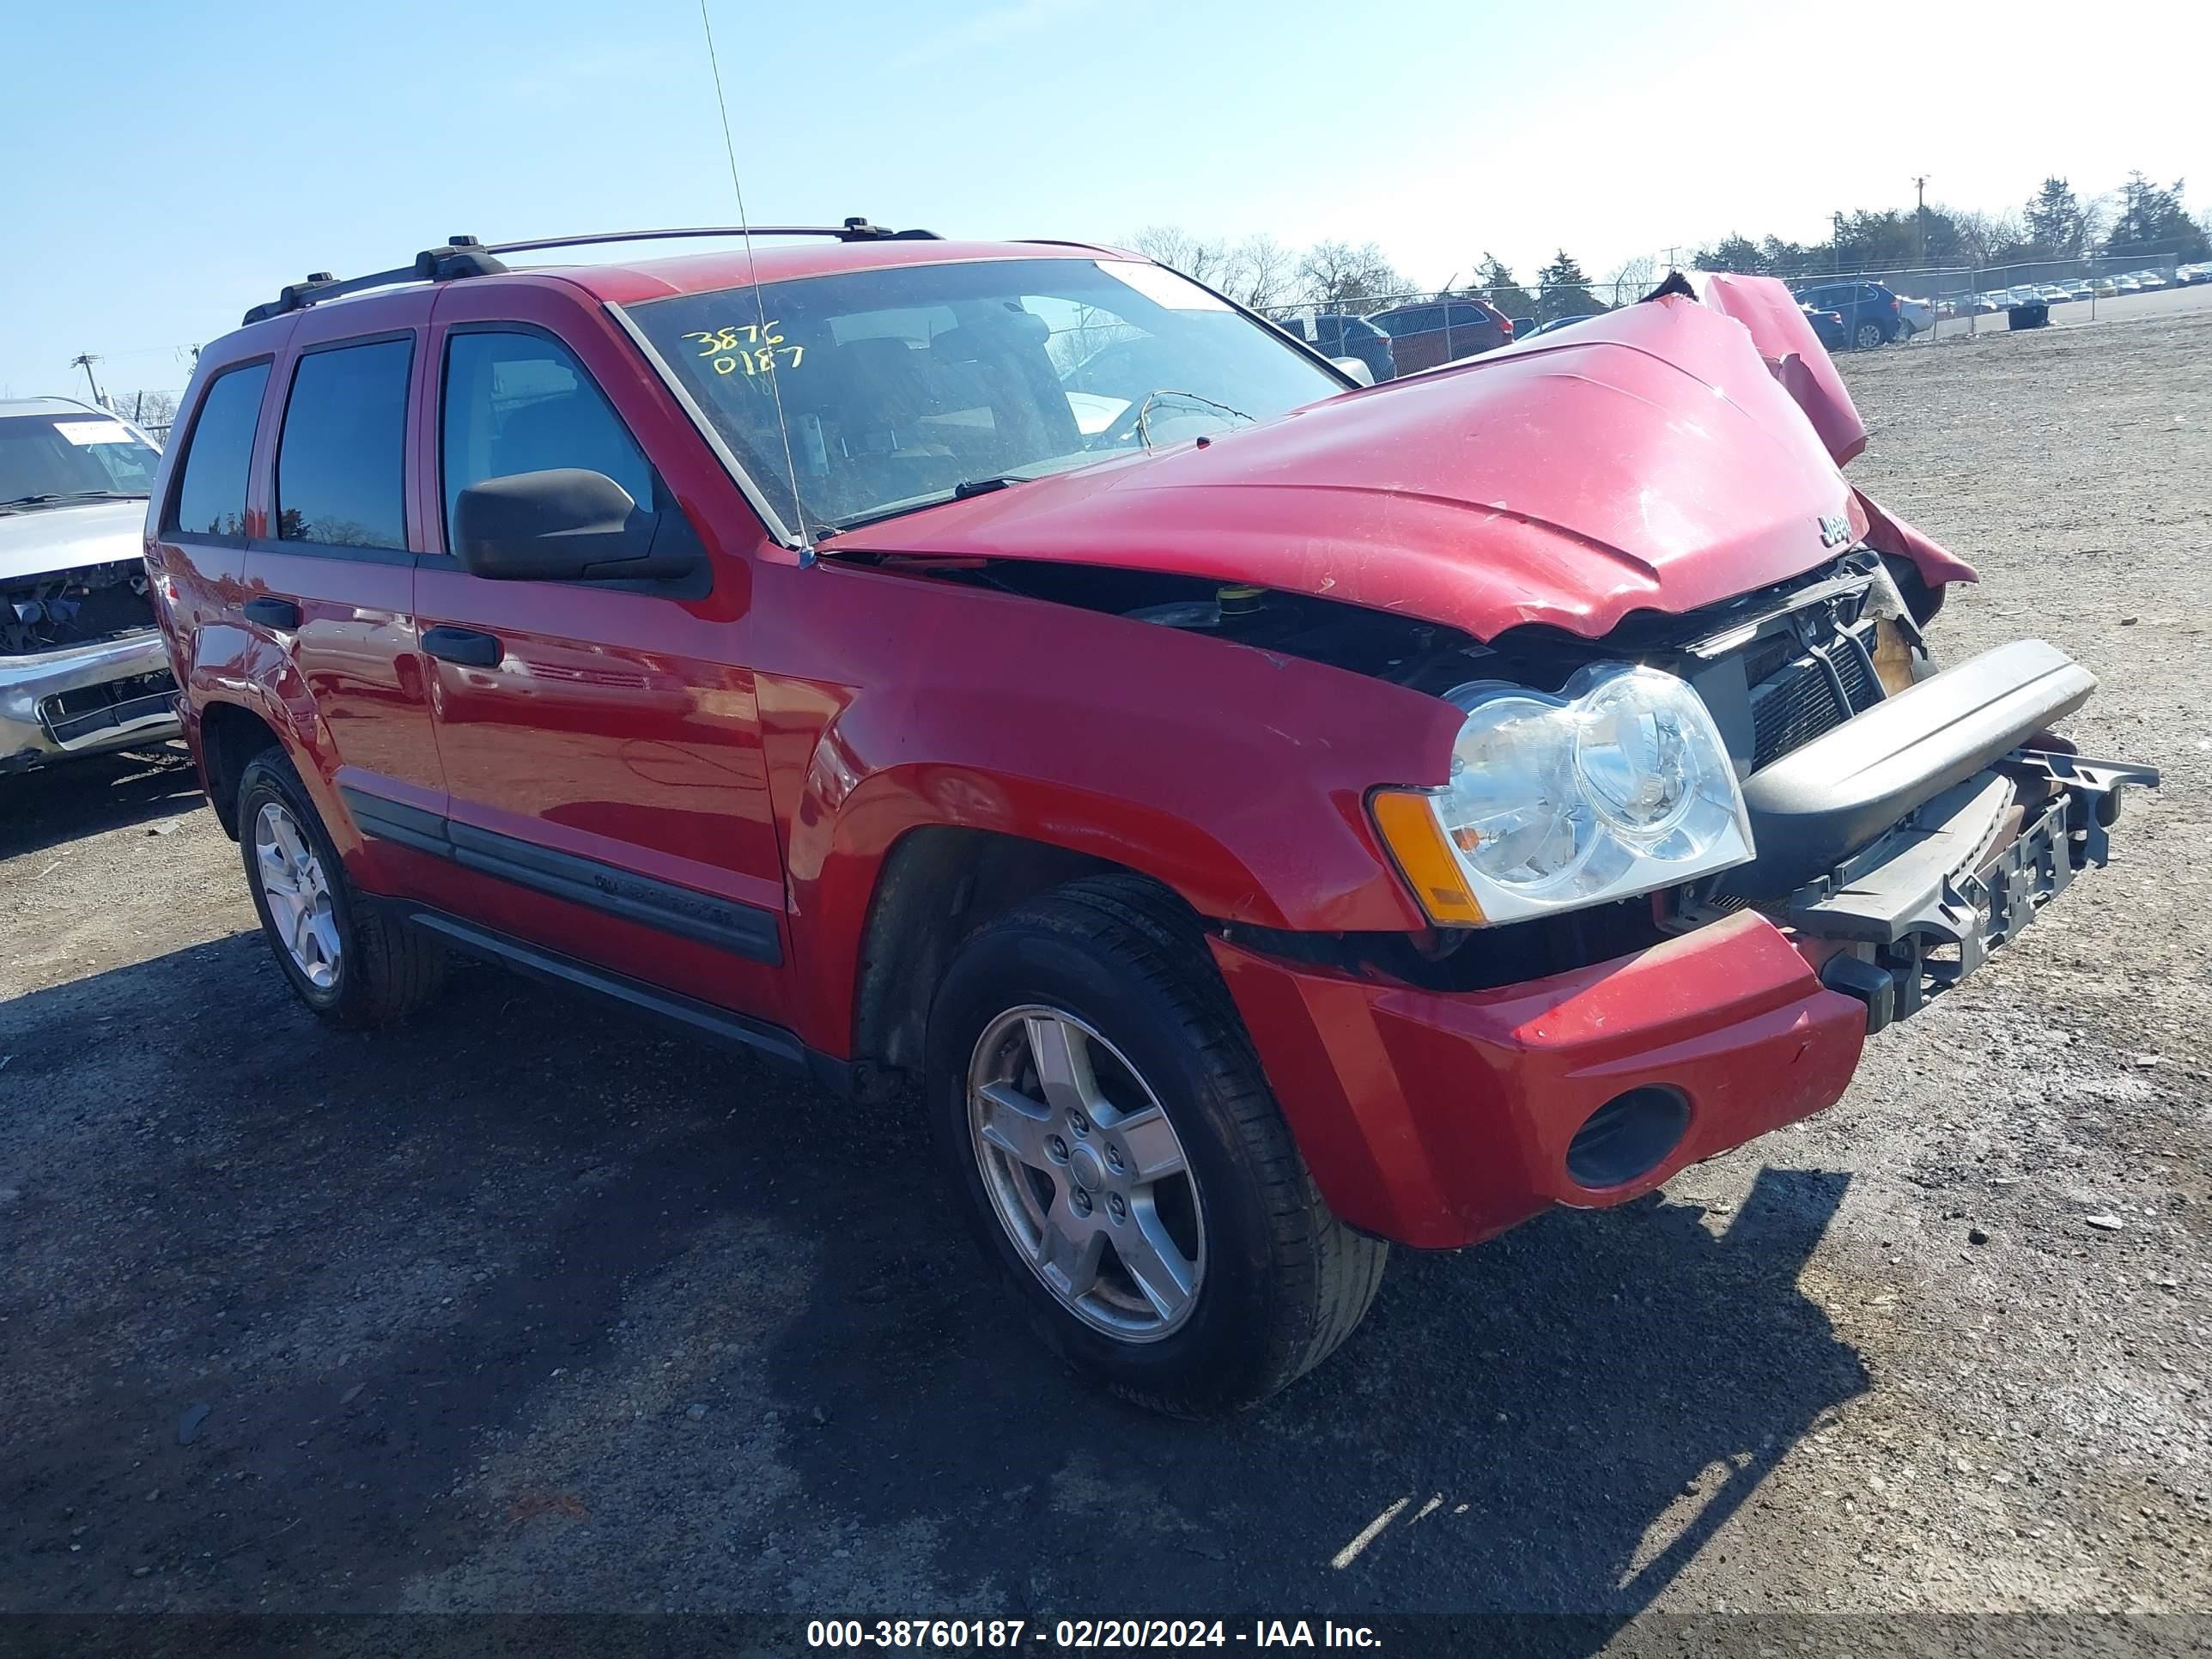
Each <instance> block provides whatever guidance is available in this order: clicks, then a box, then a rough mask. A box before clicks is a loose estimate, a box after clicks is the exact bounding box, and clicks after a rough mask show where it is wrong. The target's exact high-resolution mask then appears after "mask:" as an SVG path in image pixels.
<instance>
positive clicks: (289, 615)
mask: <svg viewBox="0 0 2212 1659" xmlns="http://www.w3.org/2000/svg"><path fill="white" fill-rule="evenodd" d="M246 621H248V622H250V623H260V624H261V625H262V626H263V627H264V628H276V629H284V630H285V631H286V632H288V633H289V631H291V630H292V629H296V628H297V627H299V625H300V607H299V606H298V605H295V604H293V603H292V601H291V600H289V599H269V598H267V597H265V596H264V597H263V598H261V599H248V600H247V601H246Z"/></svg>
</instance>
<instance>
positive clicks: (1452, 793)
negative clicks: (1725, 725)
mask: <svg viewBox="0 0 2212 1659" xmlns="http://www.w3.org/2000/svg"><path fill="white" fill-rule="evenodd" d="M1449 700H1450V701H1451V702H1454V703H1455V704H1457V705H1458V707H1459V708H1462V709H1463V710H1464V711H1465V712H1466V714H1467V720H1466V722H1465V724H1463V725H1462V726H1461V727H1460V732H1459V737H1458V738H1457V739H1456V741H1455V742H1454V744H1452V761H1451V779H1450V781H1449V783H1447V784H1446V785H1445V786H1444V787H1443V788H1442V789H1440V790H1434V791H1413V790H1395V789H1389V790H1382V791H1379V792H1377V793H1376V795H1375V797H1374V799H1373V807H1374V812H1375V821H1376V827H1377V828H1378V829H1381V830H1382V832H1383V840H1384V841H1385V842H1388V843H1389V847H1390V849H1391V852H1392V854H1394V855H1395V857H1396V859H1397V860H1398V863H1399V866H1400V868H1401V869H1402V870H1403V871H1404V872H1406V875H1407V879H1408V880H1409V881H1411V882H1412V884H1413V888H1414V890H1415V891H1416V892H1417V893H1418V894H1419V896H1420V898H1421V902H1422V904H1423V907H1424V908H1425V909H1426V910H1427V911H1428V913H1429V915H1430V917H1431V920H1433V921H1437V923H1439V924H1441V925H1443V926H1458V927H1465V926H1468V925H1471V924H1479V923H1481V922H1495V921H1519V920H1521V919H1522V918H1523V917H1527V916H1536V915H1547V914H1548V913H1550V912H1553V911H1558V910H1571V909H1575V908H1578V907H1580V906H1583V905H1588V904H1599V903H1603V902H1606V901H1607V900H1611V899H1620V898H1627V897H1631V896H1633V895H1635V894H1638V893H1648V892H1650V891H1651V890H1654V889H1655V888H1660V887H1671V886H1673V885H1674V884H1676V883H1677V882H1682V881H1687V880H1689V879H1690V878H1692V877H1694V876H1702V875H1708V874H1711V872H1714V871H1717V870H1725V869H1727V868H1729V866H1732V865H1737V864H1743V863H1746V862H1747V861H1748V860H1750V859H1751V857H1752V844H1751V824H1750V821H1749V819H1748V817H1747V816H1746V814H1745V812H1744V807H1743V797H1742V794H1741V792H1740V791H1739V790H1738V789H1737V787H1736V781H1735V769H1734V768H1733V767H1732V766H1731V765H1730V764H1729V757H1728V746H1727V745H1726V744H1724V743H1723V742H1722V740H1721V735H1720V732H1719V731H1718V730H1717V728H1716V727H1715V726H1714V725H1713V719H1712V716H1711V714H1709V713H1708V712H1707V711H1706V708H1705V704H1704V702H1701V701H1700V700H1699V697H1698V695H1697V693H1696V692H1694V691H1692V690H1691V689H1690V688H1689V686H1688V685H1687V684H1685V683H1684V682H1683V681H1681V680H1680V679H1677V678H1675V677H1674V675H1672V674H1666V673H1662V672H1661V671H1658V670H1657V669H1655V668H1641V667H1631V666H1627V665H1622V664H1620V663H1601V664H1597V665H1593V666H1591V667H1589V668H1585V669H1583V671H1581V672H1579V673H1578V674H1577V675H1576V676H1575V677H1574V678H1573V679H1571V680H1570V681H1569V682H1568V683H1567V684H1566V686H1565V688H1564V689H1563V690H1562V691H1561V693H1560V695H1559V696H1547V695H1546V694H1544V693H1542V692H1537V691H1529V690H1522V688H1520V687H1517V686H1512V685H1506V684H1499V683H1497V682H1490V681H1486V682H1478V683H1477V684H1473V685H1465V686H1462V687H1461V688H1460V689H1459V690H1456V691H1454V692H1452V693H1451V694H1450V697H1449Z"/></svg>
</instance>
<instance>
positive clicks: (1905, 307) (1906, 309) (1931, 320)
mask: <svg viewBox="0 0 2212 1659" xmlns="http://www.w3.org/2000/svg"><path fill="white" fill-rule="evenodd" d="M1897 320H1898V324H1899V326H1900V327H1902V328H1903V329H1904V331H1905V332H1906V333H1907V334H1925V333H1926V332H1927V331H1929V329H1932V328H1934V327H1935V326H1936V307H1934V306H1933V305H1932V304H1930V303H1929V301H1926V300H1908V299H1907V298H1905V295H1902V294H1900V295H1898V296H1897Z"/></svg>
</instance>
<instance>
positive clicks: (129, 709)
mask: <svg viewBox="0 0 2212 1659" xmlns="http://www.w3.org/2000/svg"><path fill="white" fill-rule="evenodd" d="M160 465H161V452H160V451H159V450H158V449H157V448H155V446H154V443H153V441H151V440H150V439H149V438H148V437H147V435H146V434H145V433H144V432H143V431H142V430H140V429H139V428H137V427H136V426H133V425H132V424H131V422H128V421H126V420H123V419H121V418H120V417H118V416H114V415H112V414H110V413H109V412H108V411H107V410H104V409H100V408H97V407H95V406H94V405H93V404H82V403H79V402H77V401H76V399H74V398H26V399H17V400H15V401H13V402H0V775H7V774H9V773H14V772H22V771H27V770H29V769H31V768H32V767H34V766H43V765H46V764H47V763H50V762H53V761H57V760H65V759H69V758H71V757H76V756H80V755H93V754H99V753H101V752H103V751H105V750H112V749H131V748H137V747H138V746H140V745H142V744H149V743H157V742H160V741H161V740H162V739H164V738H172V737H174V736H176V735H177V717H176V711H175V710H174V708H173V707H172V706H171V702H170V700H171V698H172V697H173V696H174V694H175V692H176V689H177V687H176V682H175V681H174V680H173V679H172V678H170V675H169V659H168V654H167V647H165V646H164V645H163V643H162V641H161V634H160V632H159V631H158V630H157V629H156V628H155V623H154V607H153V604H152V602H151V600H150V599H149V598H148V596H147V592H146V560H145V530H146V498H147V495H148V494H149V491H150V490H151V489H153V485H154V474H155V471H156V470H157V469H158V468H159V467H160Z"/></svg>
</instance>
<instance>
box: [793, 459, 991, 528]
mask: <svg viewBox="0 0 2212 1659" xmlns="http://www.w3.org/2000/svg"><path fill="white" fill-rule="evenodd" d="M1030 482H1032V480H1030V478H1027V477H1021V476H1019V475H1018V474H1013V473H1009V474H1007V475H1006V477H998V478H963V479H962V480H961V481H960V482H959V483H957V484H955V485H953V486H952V488H951V489H938V490H932V491H931V492H930V493H929V494H928V495H918V496H916V497H915V498H914V499H913V500H912V501H894V502H892V503H891V504H890V506H889V507H878V508H877V509H876V510H875V511H874V512H872V513H854V515H853V516H852V517H851V518H849V519H840V520H837V522H836V523H835V524H833V525H827V526H823V529H824V531H825V532H827V533H829V534H831V535H835V534H836V532H839V531H842V530H858V529H860V526H863V525H871V524H881V523H882V522H883V521H884V520H885V519H896V518H900V517H902V516H904V515H905V514H907V513H919V512H921V511H922V510H923V509H924V508H925V507H942V506H944V505H945V503H946V502H947V501H966V500H968V499H969V497H971V496H975V495H989V494H990V493H991V492H992V491H993V490H994V489H1012V487H1013V486H1014V485H1016V484H1018V483H1030Z"/></svg>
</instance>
